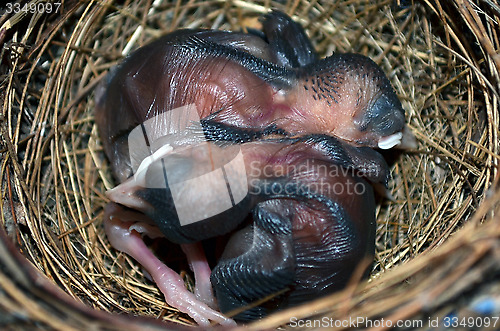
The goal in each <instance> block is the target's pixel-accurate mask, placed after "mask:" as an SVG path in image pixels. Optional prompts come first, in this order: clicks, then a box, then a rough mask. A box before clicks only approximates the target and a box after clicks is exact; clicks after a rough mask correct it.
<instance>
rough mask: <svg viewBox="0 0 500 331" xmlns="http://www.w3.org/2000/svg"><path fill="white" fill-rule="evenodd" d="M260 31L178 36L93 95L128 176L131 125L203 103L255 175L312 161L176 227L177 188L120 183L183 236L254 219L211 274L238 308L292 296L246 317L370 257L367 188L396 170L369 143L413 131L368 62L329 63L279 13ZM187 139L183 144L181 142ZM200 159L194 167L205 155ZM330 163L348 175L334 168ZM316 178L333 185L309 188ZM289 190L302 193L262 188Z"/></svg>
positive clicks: (257, 179) (326, 287) (225, 308)
mask: <svg viewBox="0 0 500 331" xmlns="http://www.w3.org/2000/svg"><path fill="white" fill-rule="evenodd" d="M263 32H264V38H262V37H259V36H257V35H251V34H243V33H229V32H222V31H204V30H196V31H193V30H179V31H176V32H173V33H171V34H169V35H167V36H165V37H163V38H160V39H158V40H157V41H155V42H153V43H151V44H149V45H146V46H144V47H142V48H141V49H139V50H137V51H136V52H135V53H133V54H132V55H131V56H129V57H128V58H127V59H125V60H124V62H123V63H122V64H120V65H119V66H118V67H117V68H116V69H114V70H113V71H112V72H111V73H110V74H109V76H108V77H107V79H106V81H105V82H104V83H103V84H102V85H101V86H100V87H99V89H98V91H97V93H96V122H97V125H98V127H99V131H100V134H101V138H102V142H103V147H104V150H105V152H106V154H107V156H108V158H109V160H110V162H111V166H112V169H113V173H114V175H115V177H116V178H117V180H118V181H119V182H122V183H127V181H130V177H131V176H132V175H133V170H132V166H131V164H130V155H129V150H128V140H127V138H128V133H129V132H130V130H131V129H133V128H135V127H136V126H138V125H141V124H142V123H143V122H144V121H145V120H148V119H151V118H154V117H155V116H156V115H158V114H161V113H163V112H168V111H169V110H170V109H173V108H177V107H180V106H184V105H186V104H195V105H196V109H197V110H198V115H199V116H200V118H201V119H202V121H201V124H202V127H203V132H200V135H201V136H203V137H204V138H206V139H207V140H208V141H210V142H213V143H214V144H219V145H222V146H234V145H238V146H241V150H242V151H243V154H244V156H245V165H246V166H247V169H248V167H249V165H250V164H251V163H252V162H257V164H259V165H260V167H262V168H264V167H269V168H271V169H276V172H277V171H278V170H279V169H280V167H279V166H280V165H283V164H287V165H296V166H298V165H301V164H302V165H304V164H305V166H304V167H302V170H301V171H291V172H288V173H285V174H282V173H280V174H279V175H278V174H276V175H272V176H267V175H266V176H263V175H260V176H259V175H255V176H252V175H249V178H248V179H249V183H250V181H251V183H252V186H251V187H249V193H248V195H247V197H246V198H245V199H244V200H243V201H242V202H241V203H239V204H238V205H236V206H235V207H233V208H231V209H229V210H227V211H225V212H223V213H221V214H219V215H216V216H213V217H210V218H207V219H205V220H203V221H201V222H197V223H193V224H190V225H185V226H181V225H180V224H179V220H178V218H177V214H176V210H175V207H174V205H173V202H172V199H171V196H170V191H169V189H168V188H167V189H146V188H144V187H134V186H133V185H132V186H130V185H129V186H123V185H122V186H123V187H126V192H125V193H126V194H127V200H126V201H127V202H125V200H122V198H121V196H119V195H114V194H111V195H110V197H111V200H113V201H114V202H117V203H121V204H124V205H126V206H128V207H133V208H134V209H135V210H138V211H140V212H141V213H143V214H144V215H146V216H144V219H146V220H147V221H151V222H154V223H155V224H156V225H157V226H158V227H159V228H160V230H161V231H162V233H163V234H164V235H165V237H167V239H169V240H170V241H172V242H175V243H191V242H197V241H200V240H204V239H207V238H212V237H215V236H219V235H223V234H226V233H228V232H230V231H233V230H235V229H236V228H237V227H238V226H240V225H241V224H242V222H243V221H244V220H245V219H246V218H247V215H248V214H252V216H253V217H252V220H253V221H252V223H251V224H249V225H246V226H244V227H243V229H241V230H239V232H237V233H236V234H235V235H234V237H233V239H232V240H230V242H229V243H228V245H227V248H226V250H225V252H224V254H223V256H222V258H221V260H220V262H219V264H218V265H217V266H216V267H215V269H214V272H213V274H212V276H211V282H212V284H213V286H214V289H215V293H216V296H217V300H218V303H219V306H220V309H221V311H222V312H230V311H232V310H233V309H235V308H241V307H244V306H245V305H247V304H250V303H252V302H254V301H256V300H258V299H260V298H262V297H264V296H266V295H269V294H273V293H276V292H279V291H281V290H284V289H289V290H288V291H287V292H286V293H285V294H284V295H282V296H280V297H279V298H277V299H275V300H274V301H273V302H271V303H268V304H265V305H261V306H260V307H256V308H253V309H251V310H248V311H246V312H244V313H242V314H240V315H239V316H238V319H241V320H248V319H253V318H257V317H260V316H263V315H265V314H267V313H268V312H270V311H272V310H273V309H276V308H283V307H286V306H289V305H295V304H298V303H301V302H304V301H306V300H310V299H313V298H317V297H318V296H320V295H325V294H328V293H331V292H333V291H336V290H338V289H340V288H342V287H344V286H345V284H346V282H347V281H348V280H349V278H350V276H351V274H352V272H353V271H354V269H355V268H356V267H357V265H358V264H359V262H360V261H361V260H362V259H363V258H366V257H368V258H370V257H373V254H374V232H375V203H374V198H373V190H372V188H371V185H370V183H371V184H385V183H386V180H387V172H388V171H387V165H386V163H385V161H384V160H383V158H382V157H381V156H380V154H378V153H377V152H376V151H374V150H373V149H372V148H371V147H377V146H380V141H381V140H384V139H385V138H386V137H388V136H391V135H393V134H395V133H399V132H401V131H402V130H403V126H404V111H403V109H402V107H401V104H400V102H399V100H398V99H397V97H396V95H395V93H394V91H393V89H392V87H391V85H390V83H389V81H388V79H387V78H386V77H385V75H384V73H383V72H382V71H381V69H380V68H379V67H378V66H377V65H376V64H375V63H373V62H372V61H371V60H370V59H368V58H366V57H364V56H361V55H356V54H334V55H333V56H331V57H328V58H326V59H322V60H320V59H319V58H318V56H317V54H316V52H315V50H314V49H313V47H312V45H311V43H310V41H309V39H308V38H307V35H306V34H305V32H304V30H303V29H302V28H301V27H300V25H298V24H296V23H295V22H293V21H292V20H291V19H290V18H289V17H287V16H286V15H284V14H282V13H279V12H272V13H270V14H268V15H266V16H265V17H264V20H263ZM117 113H118V114H119V115H117ZM117 116H118V117H117ZM161 129H162V126H161V125H158V130H161ZM189 143H191V142H184V141H177V142H174V147H180V148H182V147H183V146H186V144H189ZM181 157H182V155H181ZM192 164H193V166H194V167H196V160H195V159H193V160H192ZM184 165H185V163H183V167H184ZM332 167H333V168H335V169H337V170H338V169H344V170H349V171H347V172H345V173H339V172H338V171H336V174H335V175H332V174H331V173H329V172H328V171H325V169H330V168H332ZM273 171H274V170H273ZM320 181H321V182H323V183H326V184H327V185H326V187H321V188H320V189H318V188H317V187H315V186H314V185H313V184H315V183H317V182H320ZM336 184H338V185H341V186H342V185H343V186H349V185H350V186H353V185H354V184H359V185H360V187H363V188H364V189H363V192H362V193H360V194H357V193H352V192H350V193H348V192H342V193H338V192H334V191H332V190H330V189H328V187H330V188H331V187H334V186H335V185H336ZM290 185H291V186H294V185H295V187H296V189H295V190H292V191H280V190H279V189H278V190H274V191H272V190H271V191H272V192H271V193H263V192H268V191H266V188H268V189H269V188H276V187H278V188H279V187H281V188H285V187H288V188H290V187H291V186H290ZM119 187H120V186H119ZM115 192H116V190H115ZM123 193H124V192H122V194H123ZM214 194H217V192H214ZM131 200H133V201H132V203H130V201H131ZM128 203H129V204H128ZM360 206H362V207H360ZM114 208H116V207H114ZM120 212H122V211H119V212H118V213H120ZM115 213H116V212H115ZM118 213H117V214H118ZM253 239H255V240H253ZM263 256H265V257H266V261H261V260H260V259H261V258H262V257H263ZM139 262H141V261H140V260H139Z"/></svg>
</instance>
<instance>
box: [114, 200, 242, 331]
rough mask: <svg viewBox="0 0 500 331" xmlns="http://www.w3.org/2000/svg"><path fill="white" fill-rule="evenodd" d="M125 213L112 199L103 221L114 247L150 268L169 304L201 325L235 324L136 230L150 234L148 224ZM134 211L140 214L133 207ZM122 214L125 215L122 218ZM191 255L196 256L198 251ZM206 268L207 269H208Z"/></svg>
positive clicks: (150, 272)
mask: <svg viewBox="0 0 500 331" xmlns="http://www.w3.org/2000/svg"><path fill="white" fill-rule="evenodd" d="M126 213H127V211H124V209H123V208H122V207H120V206H119V205H117V204H114V203H110V204H108V206H106V210H105V221H104V226H105V231H106V235H107V236H108V239H109V241H110V243H111V245H112V246H113V247H114V248H116V249H117V250H119V251H122V252H124V253H126V254H128V255H130V256H131V257H133V258H134V259H135V260H136V261H137V262H139V263H140V264H141V265H142V266H143V267H144V268H145V269H146V270H147V271H148V272H149V274H150V275H151V277H152V278H153V280H154V282H155V283H156V284H157V286H158V288H159V289H160V291H161V292H162V293H163V295H164V296H165V301H166V302H167V304H168V305H170V306H172V307H174V308H177V309H179V310H180V311H181V312H183V313H186V314H188V315H189V316H190V317H191V318H193V319H194V320H195V321H196V322H197V323H198V324H199V325H201V326H209V325H210V321H214V322H217V323H220V324H223V325H235V322H234V321H233V320H231V319H229V318H227V317H225V316H224V315H222V314H221V313H219V312H217V311H215V310H214V309H212V308H210V307H209V306H207V305H206V304H205V303H203V302H201V301H200V300H199V299H198V298H197V296H196V295H195V294H193V293H191V292H189V291H188V290H187V288H186V286H185V284H184V281H183V280H182V278H181V277H180V276H179V274H177V273H176V272H175V271H173V270H172V269H170V268H169V267H167V266H166V265H165V264H164V263H163V262H161V261H160V260H159V259H158V258H157V257H156V256H155V255H154V254H153V253H152V252H151V251H150V250H149V248H148V247H147V246H146V244H145V243H144V241H143V239H142V237H141V234H140V233H139V232H138V231H137V230H144V231H146V232H144V233H145V234H147V232H148V231H147V229H148V227H147V225H144V224H137V223H133V222H130V217H127V214H126ZM131 213H133V214H138V213H136V212H133V211H132V212H131ZM119 216H122V218H121V219H120V218H119ZM142 218H144V216H142ZM139 221H140V219H139ZM140 223H141V222H140ZM149 226H150V225H149ZM153 236H155V234H153ZM191 255H192V256H195V254H191ZM192 265H196V267H194V268H193V269H195V270H198V269H200V268H199V267H198V264H197V263H196V262H195V263H192ZM207 267H208V266H207ZM201 269H203V268H201ZM203 271H204V272H206V270H203Z"/></svg>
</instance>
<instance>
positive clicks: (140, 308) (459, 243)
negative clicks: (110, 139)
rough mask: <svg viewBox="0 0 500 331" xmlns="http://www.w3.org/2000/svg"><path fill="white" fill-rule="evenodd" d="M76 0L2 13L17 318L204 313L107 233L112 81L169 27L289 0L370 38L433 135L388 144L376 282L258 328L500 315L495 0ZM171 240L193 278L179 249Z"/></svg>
mask: <svg viewBox="0 0 500 331" xmlns="http://www.w3.org/2000/svg"><path fill="white" fill-rule="evenodd" d="M59 2H62V3H60V4H58V3H56V2H42V1H38V0H33V1H29V2H22V3H20V4H17V5H16V3H9V4H8V5H7V7H5V8H6V11H7V12H6V14H5V15H3V16H2V17H1V18H0V27H1V28H0V43H1V44H2V48H1V57H0V59H1V66H0V75H1V87H0V101H1V105H2V112H1V115H0V116H1V117H0V130H1V145H0V151H1V155H2V158H1V164H0V169H1V170H0V183H1V194H2V196H1V200H0V208H1V210H2V213H1V215H2V219H1V221H2V227H1V231H0V239H1V241H0V243H1V244H0V297H1V299H0V314H2V318H1V319H0V324H2V323H4V324H3V325H2V327H3V328H11V329H32V328H34V327H41V328H44V329H64V330H67V329H85V330H87V329H88V328H89V327H93V328H95V329H99V328H106V329H117V330H118V329H120V330H132V329H144V328H146V327H148V328H150V329H155V328H162V327H165V325H166V324H165V323H167V326H168V327H170V328H173V327H174V326H175V327H182V325H192V324H193V322H192V321H191V320H190V319H189V318H188V317H187V316H185V315H183V314H181V313H179V312H178V311H177V310H176V309H173V308H171V307H169V306H167V305H166V304H165V302H164V300H163V297H162V295H161V293H160V292H159V291H158V289H157V288H156V287H155V285H154V284H153V283H152V282H150V281H149V280H148V279H147V277H146V276H145V274H144V272H143V270H142V269H141V267H140V266H139V265H138V264H137V263H136V262H135V261H134V260H132V259H131V258H129V257H128V256H126V255H124V254H121V253H119V252H118V251H116V250H114V249H113V248H112V247H111V246H110V244H109V242H108V241H107V239H106V237H105V235H104V230H103V225H102V221H103V220H102V218H103V206H104V205H105V204H106V203H107V201H108V200H107V198H106V196H105V195H104V192H105V191H106V190H107V189H110V188H112V187H113V185H114V183H113V179H112V177H111V174H110V169H109V166H108V163H107V160H106V159H105V157H104V155H103V151H102V147H101V142H100V140H99V138H98V135H97V128H96V126H95V123H94V98H93V95H94V90H95V87H96V85H97V84H98V83H99V81H100V80H101V79H102V78H103V77H104V76H105V75H106V73H107V72H108V70H109V69H110V68H111V67H112V66H114V65H116V64H117V63H118V62H119V61H120V60H121V59H122V58H123V57H124V56H125V55H127V54H129V53H130V52H131V51H132V50H134V49H136V48H137V47H140V46H142V45H144V44H146V43H148V42H149V41H151V40H153V39H155V38H156V37H158V36H160V35H163V34H165V33H167V32H169V31H172V30H174V29H177V28H181V27H182V28H212V29H225V30H240V29H245V28H248V27H253V28H258V27H259V21H258V17H259V15H261V14H262V13H266V12H268V11H269V9H271V8H276V9H280V10H282V11H284V12H286V13H288V14H289V15H290V16H292V17H293V18H294V19H295V20H296V21H297V22H299V23H300V24H301V25H302V26H304V27H305V29H306V31H307V33H308V34H309V36H310V38H311V40H312V41H313V44H314V46H315V48H316V49H317V50H318V51H319V52H320V54H321V55H322V56H326V55H329V54H331V53H332V52H354V53H361V54H364V55H367V56H369V57H370V58H372V59H373V60H374V61H375V62H376V63H377V64H379V65H380V66H381V67H382V68H383V70H384V71H385V73H386V74H387V75H388V77H389V79H390V80H391V82H392V84H393V86H394V88H395V90H396V92H397V94H398V96H399V98H400V100H401V101H402V104H403V107H404V109H405V110H406V114H407V122H408V125H409V127H410V128H411V130H412V131H413V133H414V134H415V136H416V138H417V140H418V148H417V149H415V150H410V151H406V152H405V153H403V154H401V155H398V156H394V155H388V157H389V158H392V159H393V164H392V167H391V174H392V177H391V178H392V179H391V181H390V183H389V188H390V192H391V194H392V196H393V197H394V199H392V200H387V199H386V200H383V201H381V202H380V203H379V205H378V208H377V211H376V212H377V224H378V229H377V237H376V261H375V265H374V268H373V271H372V274H371V277H370V279H369V281H368V282H358V281H356V279H355V280H354V281H353V282H352V283H351V284H350V285H349V286H348V287H347V288H346V289H345V290H343V291H341V292H339V293H336V294H333V295H331V296H328V297H325V298H322V299H319V300H317V301H314V302H311V303H308V304H307V305H305V306H299V307H295V308H292V309H289V310H285V311H281V312H279V313H276V314H274V315H271V316H269V317H267V318H265V319H262V320H259V321H256V322H254V323H252V324H250V325H249V326H248V327H249V328H250V329H263V328H275V327H287V324H288V327H294V326H300V327H304V328H316V327H320V326H328V327H332V328H336V329H347V328H361V327H364V328H373V329H378V330H380V329H387V328H389V327H390V326H396V325H397V326H402V327H406V328H407V329H419V328H422V329H426V328H429V327H430V326H432V324H431V323H435V322H436V321H438V322H439V323H441V325H443V323H446V321H449V322H450V323H451V322H453V321H458V322H461V323H463V322H464V321H466V322H467V323H469V324H468V325H464V324H460V325H459V326H461V327H465V328H471V329H480V327H491V326H493V322H495V319H494V317H495V314H496V316H497V317H498V316H499V313H500V309H499V302H500V299H499V297H498V294H496V297H495V294H494V293H498V292H499V288H500V282H499V281H498V279H499V277H498V276H499V275H500V245H499V244H500V241H499V240H500V218H499V216H498V215H499V214H498V212H499V210H498V208H499V204H498V203H497V201H499V199H500V190H498V189H497V188H498V179H499V177H498V176H499V175H498V169H497V166H498V158H499V139H498V128H499V113H498V107H499V99H498V98H499V94H498V93H499V91H500V89H499V86H500V76H499V71H500V55H498V49H499V47H500V46H499V33H500V31H499V29H498V27H499V17H500V7H499V6H498V5H496V4H495V3H496V2H495V1H478V2H469V1H463V0H453V1H443V2H441V1H439V0H437V1H422V2H418V3H413V2H412V1H403V0H401V1H381V2H379V3H378V4H373V3H372V1H364V0H359V1H337V2H331V1H310V0H304V1H288V2H285V1H254V2H245V1H236V0H235V1H229V2H225V1H218V0H215V1H198V0H191V1H176V2H171V1H166V0H165V1H164V0H155V1H152V0H141V1H112V0H101V1H76V0H66V1H63V0H60V1H59ZM25 4H26V7H25V6H24V5H25ZM49 4H50V6H49ZM49 9H50V10H49ZM117 116H119V115H118V114H117ZM167 252H169V254H166V255H165V256H164V258H165V259H166V260H167V261H169V263H170V265H174V266H175V268H177V269H178V270H179V271H181V275H182V276H183V277H184V279H185V280H186V284H187V286H188V287H189V286H192V284H193V280H192V276H191V274H190V272H189V268H188V266H187V264H186V263H185V261H183V260H182V259H179V258H177V256H179V254H178V251H176V250H175V247H172V248H171V249H169V250H167ZM488 304H489V305H488ZM132 315H134V316H140V317H133V318H132V317H131V316H132ZM490 317H491V318H490ZM471 318H472V319H471ZM489 318H490V319H489ZM471 321H472V322H471ZM488 321H490V322H491V324H490V325H487V322H488ZM169 323H172V324H169ZM397 323H400V324H397ZM401 323H405V324H404V325H402V324H401ZM471 323H472V324H471ZM444 325H445V324H444ZM496 325H497V328H498V327H500V321H497V324H496Z"/></svg>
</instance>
